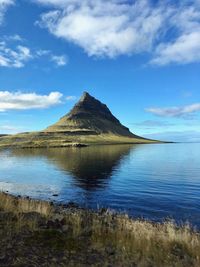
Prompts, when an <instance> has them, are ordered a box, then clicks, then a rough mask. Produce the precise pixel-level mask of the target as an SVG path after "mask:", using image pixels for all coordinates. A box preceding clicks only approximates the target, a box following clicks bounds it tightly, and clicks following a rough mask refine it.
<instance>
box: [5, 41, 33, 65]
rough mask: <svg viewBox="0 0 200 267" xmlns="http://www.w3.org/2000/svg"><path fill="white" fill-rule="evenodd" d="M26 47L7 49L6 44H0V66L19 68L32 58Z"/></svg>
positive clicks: (19, 46)
mask: <svg viewBox="0 0 200 267" xmlns="http://www.w3.org/2000/svg"><path fill="white" fill-rule="evenodd" d="M32 57H33V56H32V54H31V51H30V49H29V48H28V47H26V46H22V45H17V47H16V48H15V49H11V48H9V47H7V44H6V42H0V66H1V67H14V68H21V67H23V66H24V64H25V63H26V62H27V61H28V60H30V59H31V58H32Z"/></svg>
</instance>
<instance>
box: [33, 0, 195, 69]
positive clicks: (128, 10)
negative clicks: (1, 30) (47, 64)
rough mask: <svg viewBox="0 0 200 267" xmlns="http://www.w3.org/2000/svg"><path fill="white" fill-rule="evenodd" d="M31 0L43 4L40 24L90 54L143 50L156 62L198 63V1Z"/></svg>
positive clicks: (114, 54)
mask: <svg viewBox="0 0 200 267" xmlns="http://www.w3.org/2000/svg"><path fill="white" fill-rule="evenodd" d="M35 2H37V3H40V4H43V5H47V6H48V11H47V12H46V13H44V14H42V15H41V20H40V22H39V25H40V26H41V27H44V28H47V29H48V30H49V31H50V32H51V33H52V34H53V35H55V36H56V37H59V38H63V39H65V40H66V41H68V42H72V43H74V44H76V45H78V46H80V47H82V48H83V49H84V51H85V52H86V53H87V54H88V55H89V56H99V57H102V56H103V57H105V56H107V57H110V58H113V57H116V56H119V55H131V54H137V53H144V52H145V53H149V55H151V56H152V60H151V61H150V62H151V64H156V65H167V64H170V63H178V64H187V63H192V62H200V41H199V40H200V19H199V18H200V1H199V0H193V1H191V0H184V1H173V0H168V1H161V0H160V1H157V3H155V2H154V1H152V0H135V1H120V0H95V1H93V0H35ZM49 7H52V10H50V11H49Z"/></svg>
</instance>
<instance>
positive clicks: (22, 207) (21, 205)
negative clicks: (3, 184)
mask: <svg viewBox="0 0 200 267" xmlns="http://www.w3.org/2000/svg"><path fill="white" fill-rule="evenodd" d="M0 210H4V211H7V212H13V213H14V214H16V213H28V212H37V213H39V214H41V215H44V216H49V215H50V214H51V212H52V206H51V205H50V203H49V202H46V201H40V200H33V199H29V198H23V197H14V196H11V195H8V194H6V193H3V192H2V193H0Z"/></svg>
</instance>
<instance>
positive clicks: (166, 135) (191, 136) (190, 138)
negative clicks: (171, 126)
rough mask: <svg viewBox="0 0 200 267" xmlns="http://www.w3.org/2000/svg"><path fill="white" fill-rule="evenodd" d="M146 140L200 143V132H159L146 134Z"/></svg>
mask: <svg viewBox="0 0 200 267" xmlns="http://www.w3.org/2000/svg"><path fill="white" fill-rule="evenodd" d="M143 136H144V137H146V138H150V139H156V140H163V141H174V142H200V131H194V130H193V131H191V130H188V131H187V130H186V131H179V132H178V131H166V132H157V133H151V134H144V135H143Z"/></svg>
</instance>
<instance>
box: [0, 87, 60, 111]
mask: <svg viewBox="0 0 200 267" xmlns="http://www.w3.org/2000/svg"><path fill="white" fill-rule="evenodd" d="M62 96H63V95H62V94H61V93H60V92H51V93H50V94H49V95H39V94H36V93H22V92H9V91H0V112H4V111H8V110H27V109H44V108H49V107H51V106H55V105H58V104H60V103H62V101H61V99H62Z"/></svg>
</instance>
